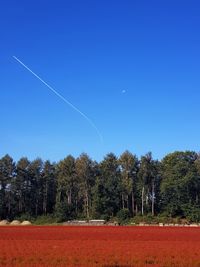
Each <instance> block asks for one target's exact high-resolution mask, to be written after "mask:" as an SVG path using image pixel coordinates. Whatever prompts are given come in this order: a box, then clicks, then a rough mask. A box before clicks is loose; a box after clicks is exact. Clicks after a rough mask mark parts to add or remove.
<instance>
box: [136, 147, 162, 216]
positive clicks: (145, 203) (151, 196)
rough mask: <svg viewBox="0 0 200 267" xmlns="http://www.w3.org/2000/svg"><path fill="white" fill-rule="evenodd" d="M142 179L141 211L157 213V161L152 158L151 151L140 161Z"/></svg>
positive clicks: (140, 176)
mask: <svg viewBox="0 0 200 267" xmlns="http://www.w3.org/2000/svg"><path fill="white" fill-rule="evenodd" d="M138 176H139V179H140V183H139V184H140V186H139V187H140V192H141V213H142V215H144V211H145V210H146V211H147V212H149V211H150V208H149V207H150V205H149V204H150V203H151V214H152V215H154V214H155V199H156V195H155V185H156V179H157V176H158V174H157V169H156V162H155V161H154V160H153V158H152V154H151V153H150V152H149V153H147V154H146V155H145V156H142V158H141V162H140V169H139V173H138Z"/></svg>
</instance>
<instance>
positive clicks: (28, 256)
mask: <svg viewBox="0 0 200 267" xmlns="http://www.w3.org/2000/svg"><path fill="white" fill-rule="evenodd" d="M0 266H7V267H11V266H27V267H31V266H63V267H64V266H104V267H106V266H107V267H111V266H115V267H116V266H123V267H128V266H137V267H139V266H140V267H143V266H152V267H153V266H162V267H172V266H173V267H175V266H181V267H196V266H198V267H200V229H199V228H184V227H180V228H175V227H172V228H171V227H168V228H167V227H166V228H165V227H160V228H159V227H77V226H75V227H69V226H48V227H46V226H43V227H39V226H37V227H36V226H29V227H24V226H17V227H14V226H4V227H0Z"/></svg>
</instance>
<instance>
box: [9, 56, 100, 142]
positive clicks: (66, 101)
mask: <svg viewBox="0 0 200 267" xmlns="http://www.w3.org/2000/svg"><path fill="white" fill-rule="evenodd" d="M13 58H14V59H15V60H16V61H17V62H19V63H20V64H21V65H22V66H23V67H24V68H25V69H27V70H28V71H29V72H30V73H32V74H33V75H34V76H35V77H36V78H38V80H40V81H41V82H42V83H43V84H44V85H46V86H47V87H48V88H49V89H50V90H51V91H52V92H53V93H54V94H55V95H57V96H58V97H59V98H60V99H61V100H63V101H64V102H65V103H66V104H67V105H68V106H70V107H71V108H72V109H74V110H75V111H76V112H78V113H79V114H80V115H81V116H82V117H83V118H85V119H86V120H87V121H88V122H89V124H90V125H91V126H92V127H93V128H94V129H95V131H96V132H97V134H98V136H99V138H100V141H101V143H103V137H102V135H101V133H100V131H99V130H98V128H97V127H96V125H95V124H94V122H93V121H92V120H91V119H90V118H89V117H88V116H87V115H85V114H84V113H83V112H82V111H80V110H79V109H78V108H77V107H75V106H74V105H73V104H72V103H70V102H69V101H68V100H67V99H66V98H65V97H64V96H62V95H61V94H60V93H59V92H58V91H57V90H55V89H54V88H53V87H51V86H50V85H49V84H48V83H46V82H45V81H44V80H43V79H42V78H40V77H39V76H38V75H37V74H36V73H35V72H33V71H32V70H31V69H30V68H29V67H27V66H26V65H25V64H24V63H23V62H22V61H21V60H19V59H18V58H17V57H16V56H13Z"/></svg>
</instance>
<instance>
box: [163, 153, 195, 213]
mask: <svg viewBox="0 0 200 267" xmlns="http://www.w3.org/2000/svg"><path fill="white" fill-rule="evenodd" d="M196 160H197V154H196V153H195V152H190V151H186V152H174V153H171V154H168V155H167V156H166V157H165V158H164V159H163V160H162V183H161V194H162V207H163V211H165V212H166V213H167V214H168V215H170V216H184V213H185V212H187V211H186V210H185V209H187V206H188V204H191V205H194V203H195V202H196V199H197V195H198V194H199V192H198V187H199V178H198V175H197V172H196V168H195V162H196V163H197V161H196Z"/></svg>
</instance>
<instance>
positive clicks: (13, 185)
mask: <svg viewBox="0 0 200 267" xmlns="http://www.w3.org/2000/svg"><path fill="white" fill-rule="evenodd" d="M123 210H126V211H127V212H128V213H129V215H130V216H132V217H134V216H135V215H147V214H151V215H152V216H155V215H160V214H162V215H164V216H169V217H177V216H178V217H181V218H188V219H189V220H192V221H199V220H200V155H199V154H197V153H195V152H191V151H186V152H174V153H171V154H168V155H167V156H165V157H164V158H163V159H162V160H161V161H158V160H154V159H153V158H152V154H151V153H147V154H146V155H145V156H142V157H141V158H140V159H138V158H137V156H136V155H133V154H131V153H130V152H128V151H126V152H124V153H123V154H122V155H121V156H120V157H119V158H117V157H116V156H115V155H114V154H113V153H110V154H107V155H106V156H105V158H104V159H103V160H102V161H101V162H100V163H97V162H96V161H93V160H92V159H91V158H90V157H89V156H88V155H87V154H81V155H80V156H79V157H78V158H74V157H72V156H70V155H69V156H67V157H66V158H65V159H63V160H61V161H60V162H58V163H51V162H50V161H45V162H44V161H42V160H41V159H39V158H38V159H36V160H33V161H29V160H28V159H27V158H21V159H20V160H19V161H18V162H16V163H15V162H14V161H13V159H12V157H10V156H9V155H5V156H4V157H2V158H1V159H0V219H6V218H7V219H13V218H18V217H20V216H23V215H24V216H27V217H28V216H30V217H37V216H40V215H54V216H55V217H56V218H58V220H59V221H64V220H70V219H77V218H86V219H87V218H88V219H89V218H98V219H100V218H102V219H109V218H113V217H114V216H116V215H117V214H118V213H120V212H122V211H123Z"/></svg>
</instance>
